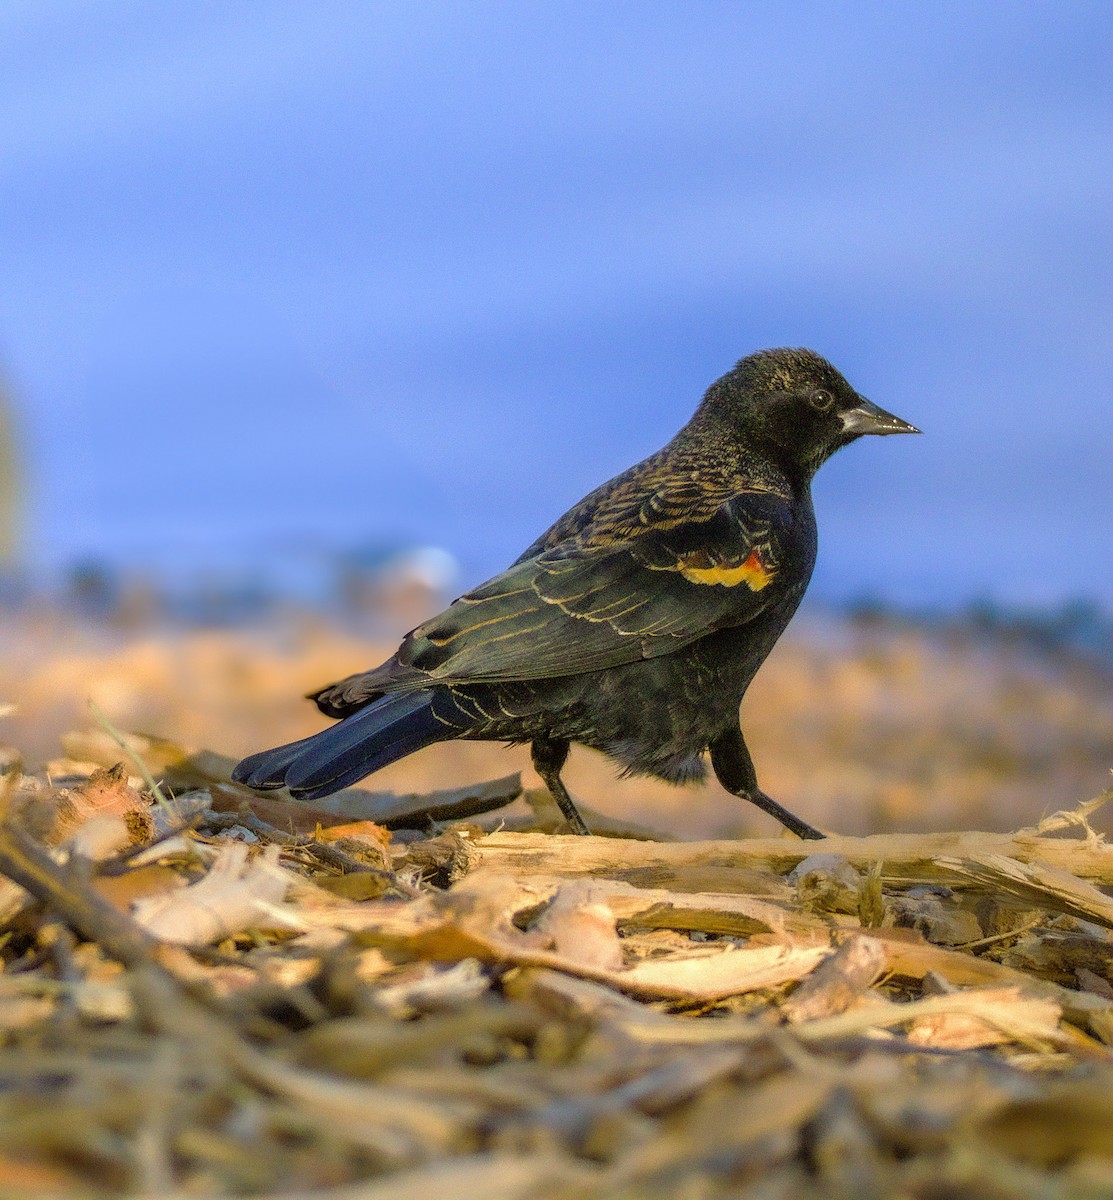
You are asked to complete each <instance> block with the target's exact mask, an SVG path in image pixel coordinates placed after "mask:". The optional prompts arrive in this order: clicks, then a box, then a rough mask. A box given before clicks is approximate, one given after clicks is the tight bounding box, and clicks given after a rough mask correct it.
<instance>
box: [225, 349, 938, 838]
mask: <svg viewBox="0 0 1113 1200" xmlns="http://www.w3.org/2000/svg"><path fill="white" fill-rule="evenodd" d="M919 432H920V430H918V429H917V428H916V427H915V426H913V425H910V424H909V423H908V422H907V421H903V420H901V418H899V417H896V416H894V415H893V414H892V413H889V412H886V411H885V410H884V409H882V408H879V407H878V406H877V405H876V404H874V403H872V402H871V401H869V400H867V399H865V398H864V397H863V396H861V395H859V394H858V393H857V392H856V391H855V390H854V389H853V388H852V387H851V385H850V384H849V383H848V382H847V380H846V379H845V378H844V377H843V375H842V374H841V373H840V372H839V371H838V370H837V369H836V368H835V367H834V366H832V365H831V363H829V362H828V361H827V360H826V359H825V358H823V357H821V356H820V355H819V354H817V353H816V352H815V351H812V350H807V349H789V348H782V349H770V350H761V351H758V352H757V353H754V354H750V355H749V356H747V357H745V358H743V359H741V360H740V361H739V362H738V363H737V364H736V365H735V366H734V368H733V369H732V370H730V371H728V372H727V373H726V374H725V375H723V376H722V377H721V378H720V379H718V380H716V381H715V382H714V383H713V384H711V386H710V387H709V388H708V389H707V391H706V392H705V393H704V395H703V398H702V400H701V402H700V404H699V406H698V407H697V409H696V411H695V414H694V415H693V416H692V418H691V419H690V420H689V421H688V423H687V424H686V425H685V426H684V427H683V428H682V429H681V430H680V432H679V433H677V435H676V436H675V437H674V438H673V439H672V440H671V441H670V442H669V443H668V444H667V445H665V446H664V447H663V448H662V449H660V450H658V451H657V452H656V453H655V454H651V455H650V456H649V457H648V458H646V459H644V460H643V461H642V462H639V463H637V464H636V465H635V466H632V467H630V468H629V469H628V470H626V471H623V472H622V473H621V474H620V475H617V476H615V478H613V479H611V480H609V481H608V482H606V483H604V484H602V485H601V486H600V487H597V488H596V489H595V490H594V491H592V492H590V493H589V494H588V495H587V496H585V497H584V498H583V499H582V500H581V501H579V503H577V504H575V505H573V506H572V508H570V509H569V510H568V511H567V512H566V513H565V514H564V515H563V516H562V517H560V518H559V520H557V521H556V522H555V523H554V524H553V525H551V526H550V527H549V529H547V530H546V531H545V532H544V533H543V534H541V536H540V537H539V538H537V540H536V541H534V542H533V543H532V545H530V546H529V547H528V548H527V549H526V550H525V551H524V553H522V554H521V555H520V556H519V557H518V558H517V559H516V560H515V561H514V562H513V563H512V564H511V565H510V567H508V568H507V569H506V570H505V571H503V572H502V573H501V574H498V575H496V576H494V577H493V578H492V579H490V580H488V581H487V582H485V583H482V584H480V585H479V586H478V587H476V588H473V589H472V590H471V591H469V592H467V593H465V594H464V595H462V596H460V597H459V598H458V599H457V600H455V601H453V602H452V603H451V604H450V605H449V606H448V607H447V608H446V609H445V610H444V611H443V612H441V613H438V614H437V615H436V616H434V617H432V618H431V619H430V620H427V621H425V622H424V623H423V624H421V625H418V626H417V628H415V629H413V630H411V631H410V632H409V633H408V634H407V635H406V636H405V638H404V639H403V640H402V642H401V645H400V646H399V648H398V650H397V651H396V652H395V653H394V654H393V655H392V656H391V657H390V658H389V659H387V661H386V662H384V663H382V664H381V665H380V666H378V667H375V668H374V669H372V670H369V671H363V672H360V673H357V674H354V675H350V676H348V677H347V678H346V679H342V680H340V681H339V682H337V683H333V684H330V685H329V686H327V687H324V688H321V689H319V690H318V691H315V692H312V693H310V694H309V696H308V697H307V699H311V700H313V701H315V702H316V704H317V707H318V708H319V709H320V711H321V712H322V713H324V714H325V715H326V716H329V717H333V718H336V719H337V723H336V724H334V725H332V726H330V727H328V728H326V729H324V730H323V731H321V732H319V733H316V734H313V735H312V736H310V737H307V738H303V739H301V740H300V741H296V742H292V743H290V744H288V745H284V746H278V747H276V748H275V749H272V750H264V751H262V752H260V753H257V754H253V755H250V756H249V757H247V758H245V759H244V760H243V761H242V762H240V763H239V764H238V765H237V766H236V768H235V770H234V772H233V778H234V779H235V780H236V781H237V782H240V783H243V784H246V785H247V786H249V787H251V788H256V789H267V788H279V787H286V788H288V789H289V792H290V794H291V795H292V796H293V797H294V798H295V799H301V800H314V799H317V798H319V797H322V796H327V795H330V794H331V793H333V792H336V791H339V790H340V789H342V788H345V787H348V786H350V785H351V784H353V783H355V782H357V781H358V780H360V779H362V778H364V777H365V776H367V775H370V774H371V773H372V772H374V771H377V770H379V769H380V768H382V767H385V766H387V765H388V764H390V763H393V762H396V761H397V760H398V759H400V758H403V757H405V756H406V755H408V754H412V753H413V752H414V751H416V750H419V749H422V748H423V747H425V746H429V745H432V744H433V743H437V742H442V741H447V740H451V739H456V738H464V739H472V740H484V741H500V742H506V743H510V744H524V743H527V742H528V743H529V744H530V750H531V757H532V762H533V766H534V768H535V769H536V771H537V773H538V775H539V776H540V777H541V779H542V780H543V782H544V783H545V785H546V787H547V788H548V789H549V792H550V793H551V795H552V797H553V799H554V801H555V802H556V804H557V805H558V806H559V808H560V810H561V812H562V813H563V815H564V818H565V820H566V822H567V825H568V827H569V829H570V830H571V831H572V832H574V833H577V834H587V833H588V832H589V830H588V827H587V824H586V823H585V821H584V820H583V817H582V816H581V815H580V812H579V810H578V809H577V807H576V804H575V802H574V801H573V799H572V797H571V795H570V794H569V792H568V789H567V788H566V786H565V784H564V782H563V780H562V778H561V771H562V769H563V767H564V765H565V762H566V760H567V758H568V754H569V749H570V747H571V745H572V744H577V745H583V746H588V747H591V748H593V749H595V750H599V751H602V752H603V753H604V754H605V755H608V756H609V757H610V758H611V759H613V760H615V761H616V762H617V763H618V764H619V766H620V768H621V770H622V773H623V774H624V775H627V776H652V777H656V778H659V779H664V780H668V781H670V782H673V783H688V782H692V781H696V780H700V779H703V778H705V776H706V765H705V756H706V757H709V758H710V762H711V768H712V770H713V771H714V773H715V776H716V777H717V778H718V780H719V782H720V783H721V784H722V785H723V787H724V788H726V790H727V791H728V792H731V793H733V794H734V795H735V796H737V797H739V798H740V799H743V800H747V801H749V802H750V803H751V804H754V805H756V806H757V808H759V809H761V810H762V811H763V812H766V813H768V814H769V815H771V816H772V817H774V818H776V819H777V820H778V821H779V822H780V823H781V824H782V825H783V826H785V827H786V828H787V829H789V830H791V831H792V832H793V833H795V834H797V835H798V836H800V837H802V838H821V837H823V836H824V835H823V834H822V833H821V832H820V831H819V830H817V829H816V828H814V827H813V826H812V825H810V824H808V823H807V822H806V821H804V820H803V819H801V818H800V817H798V816H796V815H795V814H794V813H792V812H791V811H790V810H789V809H787V808H785V807H783V806H782V805H781V804H779V803H778V802H777V801H776V800H774V799H773V798H772V797H770V796H769V795H767V794H766V793H765V792H763V791H762V790H761V788H760V787H759V785H758V778H757V773H756V770H755V768H754V764H753V760H752V758H751V755H750V752H749V749H748V747H747V745H746V741H745V738H744V737H743V733H742V729H741V725H740V721H739V706H740V704H741V701H742V698H743V696H744V695H745V692H746V689H747V688H748V687H749V685H750V682H751V681H752V680H753V678H754V676H755V674H756V673H757V670H758V668H759V667H760V666H761V665H762V663H763V662H764V661H765V659H766V657H767V656H768V654H769V652H770V651H771V650H772V648H773V646H774V644H775V643H776V641H777V639H778V638H779V637H780V636H781V634H782V633H783V632H784V630H785V627H786V626H787V625H788V623H789V621H790V619H791V618H792V616H793V614H794V613H795V612H796V609H797V607H798V606H799V604H800V601H801V599H802V598H803V595H804V591H805V589H806V588H807V586H808V582H809V580H810V579H811V575H812V570H813V567H814V566H815V561H816V551H817V535H816V519H815V511H814V508H813V505H812V497H811V482H812V478H813V476H814V475H815V473H816V471H817V470H818V469H819V467H820V466H821V465H822V464H823V463H824V462H825V461H826V460H827V459H828V458H829V457H830V456H831V455H832V454H834V453H835V451H837V450H839V449H841V448H842V447H843V446H846V445H848V444H850V443H851V442H854V441H856V440H857V439H858V438H860V437H862V436H863V435H867V434H882V435H886V434H898V433H919Z"/></svg>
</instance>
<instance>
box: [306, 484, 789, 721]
mask: <svg viewBox="0 0 1113 1200" xmlns="http://www.w3.org/2000/svg"><path fill="white" fill-rule="evenodd" d="M646 504H647V505H648V509H647V511H649V512H650V514H651V515H650V519H649V520H647V521H645V522H643V523H639V524H638V525H637V526H636V527H635V526H630V527H627V528H623V529H622V530H621V531H616V530H615V529H614V528H613V527H604V528H602V529H599V528H595V529H587V528H583V529H581V530H580V531H579V533H578V536H576V537H575V538H573V539H569V540H566V541H564V542H558V543H557V544H556V545H555V546H553V547H552V548H551V549H547V550H543V551H542V552H541V553H539V554H536V555H535V556H534V557H531V558H528V559H525V560H524V561H519V562H518V563H516V564H515V565H514V566H513V567H511V568H510V569H509V570H508V571H505V572H504V573H503V574H501V575H498V576H496V577H495V578H494V579H492V580H490V581H489V582H488V583H485V584H483V585H482V586H480V587H478V588H476V589H475V590H474V591H471V592H469V593H468V594H467V595H465V596H461V597H460V599H459V600H457V601H455V602H454V603H453V604H451V605H450V606H449V607H448V608H447V609H446V610H445V611H444V612H443V613H441V614H440V615H439V616H436V617H434V618H432V620H429V621H427V622H425V624H423V625H420V626H419V627H418V628H417V629H415V630H414V631H413V632H412V633H410V634H409V635H408V636H407V637H406V639H405V641H404V642H403V643H402V646H401V647H400V649H399V651H398V653H397V654H396V655H395V657H394V658H393V659H391V660H390V662H388V663H386V664H384V665H383V666H382V667H380V668H378V669H377V670H375V671H372V672H369V673H367V674H365V675H363V676H353V677H352V679H350V680H345V681H343V683H342V684H339V685H336V687H335V688H334V689H330V690H329V693H328V695H329V698H330V700H332V701H335V702H336V703H352V702H359V701H360V700H361V699H363V698H365V697H366V696H368V695H369V694H371V693H374V692H377V691H382V690H386V691H399V690H408V689H410V688H414V687H425V686H428V685H429V684H430V683H433V682H436V683H448V684H454V683H466V682H501V681H511V680H528V679H546V678H552V677H555V676H562V675H575V674H581V673H583V672H586V671H595V670H600V669H602V668H605V667H612V666H617V665H619V664H622V663H629V662H634V661H636V660H638V659H641V658H654V657H657V656H658V655H662V654H668V653H670V652H672V651H674V650H677V649H679V648H680V647H682V646H684V645H687V644H688V643H689V642H692V641H695V640H696V639H697V638H700V637H703V636H704V635H706V634H708V633H711V632H713V631H715V630H717V629H722V628H726V627H728V626H736V625H740V624H743V623H745V622H746V621H749V620H751V619H752V618H753V617H755V616H756V615H757V614H758V613H759V612H761V611H762V610H763V609H765V608H766V607H767V606H768V605H769V604H770V603H771V602H775V601H776V599H778V598H779V597H780V596H783V595H784V592H785V590H786V588H788V587H791V586H792V583H793V581H792V579H782V575H781V564H782V562H783V561H784V559H785V557H786V556H787V555H790V554H791V551H792V546H793V535H794V532H795V531H794V512H793V507H792V505H791V503H790V502H789V501H787V500H785V499H784V498H782V497H780V496H776V495H773V494H771V493H768V492H747V493H741V494H736V495H733V496H731V497H729V498H728V499H726V500H725V501H720V503H719V504H718V505H717V506H715V507H714V508H712V509H711V510H710V512H709V513H706V514H701V515H700V518H699V519H695V520H693V519H690V518H689V519H684V518H683V517H682V516H681V515H680V514H681V512H682V509H683V506H682V505H681V504H680V503H679V502H675V501H672V500H670V498H668V497H665V496H662V497H661V498H660V499H659V500H658V501H657V502H656V503H655V504H654V503H652V502H650V501H647V502H646ZM643 508H646V505H643ZM688 511H691V509H690V507H689V510H688ZM793 574H794V573H793Z"/></svg>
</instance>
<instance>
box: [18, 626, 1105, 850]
mask: <svg viewBox="0 0 1113 1200" xmlns="http://www.w3.org/2000/svg"><path fill="white" fill-rule="evenodd" d="M392 648H393V647H392V646H391V645H387V644H385V643H380V644H378V645H374V644H370V643H368V642H367V641H364V640H362V639H360V638H358V637H356V636H355V635H353V634H352V633H350V632H344V631H343V630H341V629H340V628H338V627H335V626H333V625H330V624H328V623H325V622H324V621H322V620H319V619H313V618H308V617H305V616H290V617H288V618H286V619H284V620H282V621H279V622H276V623H272V624H270V625H268V626H267V627H266V628H263V629H257V630H253V631H228V630H221V631H181V630H178V631H166V632H162V633H155V632H151V631H149V630H148V631H145V632H141V633H138V634H137V633H130V634H128V633H123V632H120V631H115V630H112V629H110V628H107V627H104V626H91V625H83V624H80V623H76V622H74V621H73V620H72V619H69V618H67V617H64V616H61V615H59V614H56V613H49V612H44V613H40V614H38V615H36V616H33V617H32V616H22V617H19V618H15V617H10V618H7V619H6V622H5V623H4V624H3V625H0V703H12V704H15V705H16V706H17V708H16V711H15V712H14V713H13V714H11V715H9V716H8V717H6V718H5V719H4V725H3V730H2V733H3V741H5V742H7V743H8V744H10V745H12V746H14V747H16V748H17V749H18V750H19V751H20V752H21V753H22V754H23V755H24V758H25V759H26V760H27V761H28V762H29V763H34V762H37V761H43V762H45V761H49V760H50V759H51V758H54V757H56V756H57V754H58V737H59V735H60V734H61V733H62V732H64V731H65V730H67V729H71V728H74V727H76V726H80V725H83V724H87V723H88V714H87V710H86V701H87V699H89V698H91V699H93V700H94V701H95V702H96V703H97V704H98V705H99V706H100V707H101V708H102V709H103V710H104V712H105V713H106V714H107V715H108V716H109V718H110V719H111V720H112V721H114V722H115V723H117V724H118V725H119V726H121V727H122V728H125V729H132V730H140V731H144V732H148V733H153V734H158V735H161V736H165V737H169V738H172V739H174V740H177V741H180V742H182V743H185V744H188V745H193V746H197V747H205V748H210V749H213V750H217V751H220V752H222V753H226V754H230V755H237V756H238V755H241V754H244V753H247V752H248V751H250V750H255V749H258V748H260V747H262V746H264V745H272V744H275V743H277V742H282V741H288V740H291V739H293V738H296V737H301V736H304V735H305V734H307V733H309V732H312V731H313V730H314V729H318V728H321V727H322V726H323V724H324V723H325V721H324V718H322V717H320V716H319V715H317V714H316V712H315V710H314V709H313V707H312V705H311V704H309V703H308V702H307V701H304V700H301V699H300V698H299V697H300V696H301V695H302V694H303V693H304V692H306V691H307V690H308V689H309V688H311V687H314V686H319V685H321V684H323V683H325V682H328V681H330V680H332V679H336V678H339V677H341V676H343V675H346V674H349V673H351V672H352V671H354V670H358V669H361V668H363V667H367V666H370V665H372V664H374V663H377V662H378V661H380V660H381V659H382V658H383V657H385V656H386V654H387V653H389V651H390V650H391V649H392ZM743 711H744V728H745V729H746V731H747V736H748V739H749V741H750V745H751V748H752V750H753V754H754V758H755V761H756V763H757V766H758V771H759V775H760V777H761V779H762V782H763V785H764V787H765V788H766V790H767V791H768V792H770V794H772V795H773V796H775V797H776V798H777V799H779V800H780V801H782V803H785V804H787V805H789V806H790V807H791V808H793V809H794V810H796V811H798V812H799V813H800V814H801V815H802V816H804V817H805V818H806V819H808V820H809V821H812V822H813V823H815V824H817V825H819V826H821V827H823V828H826V829H830V830H834V831H839V832H843V833H853V834H861V833H872V832H886V831H893V830H903V831H931V830H942V829H960V828H961V829H986V830H1006V829H1014V828H1017V827H1018V826H1020V825H1023V824H1028V823H1031V822H1032V821H1034V820H1036V819H1038V818H1039V816H1040V815H1041V814H1043V813H1047V812H1051V811H1055V810H1057V809H1062V808H1068V807H1071V806H1073V805H1075V804H1077V803H1078V802H1080V801H1082V800H1085V799H1087V798H1089V797H1091V796H1093V795H1095V794H1097V793H1098V792H1100V791H1101V790H1102V789H1104V788H1105V787H1106V786H1107V785H1108V782H1109V771H1110V768H1111V767H1113V675H1111V674H1110V672H1108V671H1105V670H1102V669H1101V668H1100V667H1098V666H1095V665H1093V664H1091V663H1086V662H1084V661H1081V660H1079V659H1077V658H1071V657H1069V656H1066V655H1058V656H1055V655H1052V654H1049V653H1041V652H1038V651H1037V650H1035V649H1033V648H1032V647H1031V646H1027V645H1008V644H1006V643H1004V642H1003V641H1002V640H1000V639H995V640H994V639H987V638H980V637H978V636H977V635H975V634H974V633H972V632H971V633H966V634H956V633H953V632H952V633H950V634H942V633H939V632H933V631H931V630H927V629H920V628H916V627H914V626H911V625H907V624H900V623H896V622H891V621H876V620H875V621H853V620H850V619H834V618H814V619H812V620H811V621H807V620H802V621H800V622H798V623H797V625H796V626H795V627H794V629H793V630H792V631H791V632H790V634H789V635H788V636H787V637H786V638H785V639H784V641H783V642H782V644H781V645H780V646H779V647H778V648H777V649H776V651H775V652H774V653H773V655H772V657H771V658H770V660H769V662H768V664H767V665H766V667H765V668H764V669H763V671H762V672H761V674H760V675H759V676H758V679H757V681H756V682H755V684H754V686H753V688H752V690H751V693H750V695H749V696H748V697H747V700H746V703H745V706H744V710H743ZM512 770H521V771H522V772H523V776H524V779H525V781H526V783H527V786H535V785H537V783H538V781H537V780H536V778H535V777H534V776H533V773H532V771H531V770H530V767H529V762H528V754H527V753H526V751H525V750H524V749H522V748H512V749H507V748H505V747H502V746H499V745H493V744H489V743H464V742H457V743H450V744H447V745H441V746H435V747H432V748H430V749H429V750H426V751H423V752H421V753H419V754H417V755H414V756H412V757H411V758H410V759H407V760H406V761H404V762H402V763H398V764H396V765H395V766H393V767H390V768H388V769H387V770H385V771H382V772H380V773H379V774H378V775H377V776H376V777H375V779H374V781H373V783H372V784H370V785H369V786H372V787H374V788H376V789H395V790H399V791H405V792H410V791H423V790H427V789H434V788H442V787H452V786H455V785H458V784H464V783H472V782H474V781H476V780H479V779H487V778H494V777H496V776H501V775H505V774H507V773H508V772H510V771H512ZM566 777H567V779H568V781H569V785H570V787H571V789H572V791H573V793H574V794H575V795H577V796H579V797H580V798H582V799H583V801H584V802H585V803H586V804H588V805H589V806H591V807H594V808H597V809H599V810H601V811H603V812H606V813H608V814H611V815H616V816H618V815H621V816H624V817H626V818H627V819H630V820H633V821H640V822H644V823H647V824H650V825H652V826H653V827H655V828H658V829H660V830H662V831H667V832H670V833H672V834H675V835H677V836H681V837H684V838H695V837H730V836H736V835H752V834H768V833H770V832H774V831H775V827H774V825H773V823H772V822H771V821H770V820H769V819H767V818H765V817H764V816H762V815H761V814H759V813H757V812H752V811H750V810H749V809H748V806H744V805H740V804H739V803H738V802H737V801H736V800H735V799H733V798H732V797H731V796H729V795H728V794H727V793H725V792H724V791H723V790H722V789H721V788H720V787H719V786H718V784H717V783H715V782H714V781H712V782H710V783H708V784H705V785H701V786H695V787H689V788H683V789H678V788H674V787H671V786H668V785H665V784H659V783H656V782H652V781H647V780H621V779H616V777H615V771H614V769H613V766H612V764H610V763H609V762H607V761H606V760H604V759H603V758H602V757H601V756H599V755H597V754H594V753H593V752H590V751H586V750H574V751H573V755H572V759H571V763H570V766H569V768H568V771H567V776H566ZM1102 820H1104V821H1105V822H1106V825H1105V826H1101V821H1102ZM1098 821H1099V827H1103V828H1108V823H1109V818H1108V817H1104V818H1103V817H1099V818H1098Z"/></svg>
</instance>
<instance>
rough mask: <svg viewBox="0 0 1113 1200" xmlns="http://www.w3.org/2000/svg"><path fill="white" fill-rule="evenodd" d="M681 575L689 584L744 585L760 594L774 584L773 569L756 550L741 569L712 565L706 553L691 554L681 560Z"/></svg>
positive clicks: (720, 564)
mask: <svg viewBox="0 0 1113 1200" xmlns="http://www.w3.org/2000/svg"><path fill="white" fill-rule="evenodd" d="M703 564H706V565H703ZM680 574H681V575H683V576H684V578H685V579H687V580H688V581H689V583H709V584H718V585H719V586H720V587H736V586H737V585H738V584H740V583H744V584H745V585H746V586H747V587H748V588H749V589H750V591H751V592H760V591H761V589H762V588H763V587H767V586H768V585H769V584H770V583H772V582H773V571H772V569H771V568H769V567H767V566H766V565H765V563H763V562H762V561H761V556H760V555H759V554H758V552H757V551H756V550H752V551H751V552H750V557H749V558H748V559H746V561H745V562H744V563H743V564H742V565H741V566H740V567H728V566H727V565H726V564H725V563H711V562H710V561H709V559H708V557H707V555H706V554H704V553H697V554H689V555H687V556H686V557H685V558H682V559H681V560H680Z"/></svg>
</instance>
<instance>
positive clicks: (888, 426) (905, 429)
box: [842, 397, 920, 436]
mask: <svg viewBox="0 0 1113 1200" xmlns="http://www.w3.org/2000/svg"><path fill="white" fill-rule="evenodd" d="M859 399H860V400H861V403H860V404H859V405H858V406H857V407H856V408H851V409H848V410H847V411H846V412H844V413H843V414H842V427H843V430H844V432H846V433H849V434H853V435H855V436H857V435H858V434H860V433H919V432H920V430H919V429H917V428H916V426H915V425H909V424H908V422H907V421H902V420H901V419H900V417H894V416H893V414H892V413H890V412H886V411H885V410H884V409H883V408H878V407H877V405H876V404H874V403H872V402H871V401H869V400H866V399H864V398H862V397H859Z"/></svg>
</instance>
